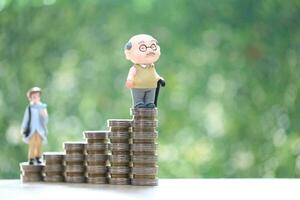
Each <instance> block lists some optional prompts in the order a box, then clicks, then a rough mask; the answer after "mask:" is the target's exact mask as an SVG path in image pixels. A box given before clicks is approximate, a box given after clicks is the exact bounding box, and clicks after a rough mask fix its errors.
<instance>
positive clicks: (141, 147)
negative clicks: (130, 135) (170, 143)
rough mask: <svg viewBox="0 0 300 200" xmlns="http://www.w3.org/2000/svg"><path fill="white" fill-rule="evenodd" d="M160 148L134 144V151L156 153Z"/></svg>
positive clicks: (153, 145) (132, 146) (156, 145)
mask: <svg viewBox="0 0 300 200" xmlns="http://www.w3.org/2000/svg"><path fill="white" fill-rule="evenodd" d="M157 148H158V144H157V143H154V144H132V145H131V150H132V151H156V150H157Z"/></svg>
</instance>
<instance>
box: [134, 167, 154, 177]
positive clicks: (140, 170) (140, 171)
mask: <svg viewBox="0 0 300 200" xmlns="http://www.w3.org/2000/svg"><path fill="white" fill-rule="evenodd" d="M157 173H158V166H156V167H132V174H136V175H157Z"/></svg>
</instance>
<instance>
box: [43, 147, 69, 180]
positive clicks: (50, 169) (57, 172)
mask: <svg viewBox="0 0 300 200" xmlns="http://www.w3.org/2000/svg"><path fill="white" fill-rule="evenodd" d="M64 155H65V154H64V153H63V152H45V153H44V154H43V157H44V161H45V167H44V170H43V171H44V181H45V182H63V181H64V164H63V162H64Z"/></svg>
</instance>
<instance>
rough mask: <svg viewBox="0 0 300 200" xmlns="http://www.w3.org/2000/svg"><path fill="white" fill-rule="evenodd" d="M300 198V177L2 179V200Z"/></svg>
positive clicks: (0, 189)
mask: <svg viewBox="0 0 300 200" xmlns="http://www.w3.org/2000/svg"><path fill="white" fill-rule="evenodd" d="M10 199H12V200H27V199H28V200H48V199H51V200H53V199H55V200H56V199H57V200H58V199H59V200H61V199H66V200H74V199H85V200H88V199H97V200H115V199H121V200H126V199H130V200H134V199H164V200H174V199H181V200H191V199H197V200H202V199H209V200H210V199H230V200H232V199H239V200H245V199H252V200H254V199H255V200H257V199H263V200H274V199H285V200H291V199H297V200H299V199H300V179H160V180H159V185H158V186H154V187H149V186H148V187H145V186H131V185H125V186H116V185H92V184H67V183H22V182H21V181H20V180H0V200H10Z"/></svg>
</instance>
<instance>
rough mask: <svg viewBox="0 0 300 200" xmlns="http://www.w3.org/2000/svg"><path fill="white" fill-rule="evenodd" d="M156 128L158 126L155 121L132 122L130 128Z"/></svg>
mask: <svg viewBox="0 0 300 200" xmlns="http://www.w3.org/2000/svg"><path fill="white" fill-rule="evenodd" d="M157 126H158V121H157V120H134V121H133V122H132V127H134V128H136V129H143V128H155V127H157Z"/></svg>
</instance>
